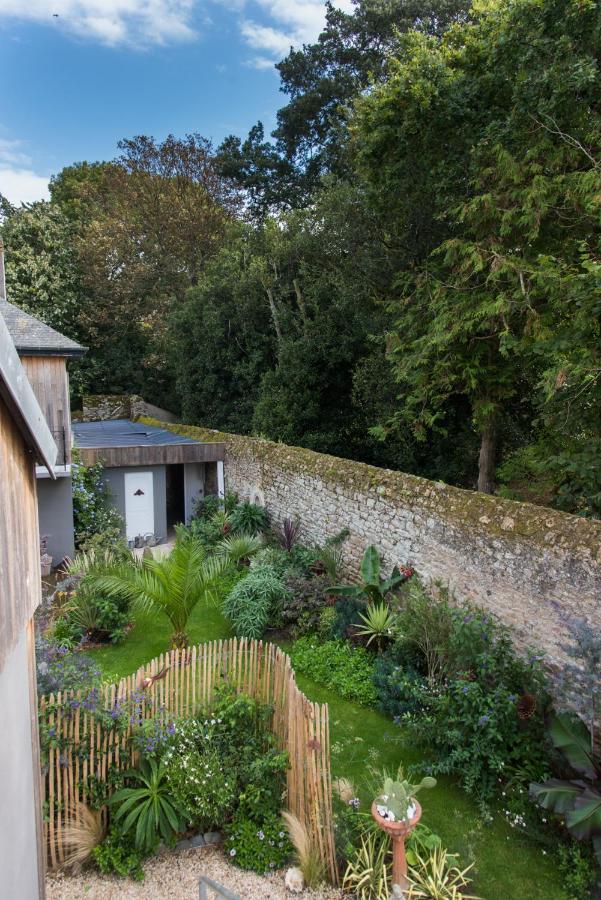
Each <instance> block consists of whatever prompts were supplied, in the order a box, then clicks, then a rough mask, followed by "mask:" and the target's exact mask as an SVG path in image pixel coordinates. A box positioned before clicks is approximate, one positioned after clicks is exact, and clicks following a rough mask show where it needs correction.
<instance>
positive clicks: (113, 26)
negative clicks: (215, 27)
mask: <svg viewBox="0 0 601 900" xmlns="http://www.w3.org/2000/svg"><path fill="white" fill-rule="evenodd" d="M195 5H196V0H27V2H23V0H0V19H2V18H4V19H14V20H19V21H29V22H36V23H38V24H46V25H49V26H53V27H54V28H57V29H59V30H60V31H67V32H70V33H71V34H75V35H77V36H78V37H83V38H88V39H90V40H95V41H98V42H100V43H103V44H108V45H109V46H115V45H118V44H134V45H136V44H137V45H147V44H165V43H168V42H171V41H183V40H190V39H192V38H193V37H194V36H195V32H194V29H193V28H192V24H191V16H192V12H193V9H194V6H195Z"/></svg>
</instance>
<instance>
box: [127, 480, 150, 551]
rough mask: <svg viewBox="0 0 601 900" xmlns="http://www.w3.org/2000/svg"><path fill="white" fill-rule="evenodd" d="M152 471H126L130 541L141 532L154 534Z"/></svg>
mask: <svg viewBox="0 0 601 900" xmlns="http://www.w3.org/2000/svg"><path fill="white" fill-rule="evenodd" d="M153 495H154V490H153V479H152V472H126V473H125V533H126V535H127V540H128V541H133V539H134V538H135V537H137V535H139V534H154V496H153Z"/></svg>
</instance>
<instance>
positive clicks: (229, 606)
mask: <svg viewBox="0 0 601 900" xmlns="http://www.w3.org/2000/svg"><path fill="white" fill-rule="evenodd" d="M287 593H288V592H287V590H286V585H285V584H284V582H283V581H282V579H281V578H280V576H279V575H278V574H277V572H276V571H275V570H274V569H272V568H270V567H268V566H257V567H254V568H251V569H250V571H249V573H248V575H247V576H246V578H243V579H242V580H241V581H239V582H238V583H237V584H236V585H235V586H234V588H233V589H232V590H231V591H230V592H229V594H228V595H227V597H226V598H225V600H224V601H223V614H224V615H225V616H226V617H227V618H228V619H229V620H230V622H231V625H232V629H233V631H234V634H236V635H237V636H238V637H247V638H260V637H261V635H262V634H263V632H264V631H265V629H266V628H267V625H268V624H269V623H270V622H271V623H273V622H274V621H279V617H280V613H281V608H282V604H283V602H284V599H285V598H286V596H287Z"/></svg>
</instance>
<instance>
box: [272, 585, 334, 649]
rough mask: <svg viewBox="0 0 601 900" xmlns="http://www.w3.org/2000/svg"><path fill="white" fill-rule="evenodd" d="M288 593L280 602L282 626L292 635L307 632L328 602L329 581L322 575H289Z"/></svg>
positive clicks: (297, 635)
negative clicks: (303, 576) (310, 576)
mask: <svg viewBox="0 0 601 900" xmlns="http://www.w3.org/2000/svg"><path fill="white" fill-rule="evenodd" d="M286 587H287V589H288V594H287V596H286V597H285V598H284V600H283V603H282V610H281V618H282V625H283V627H284V628H289V629H290V630H291V633H292V635H293V636H294V637H300V636H301V635H303V634H309V633H311V632H313V631H315V630H316V629H317V627H318V625H319V620H320V615H321V612H322V610H323V609H324V608H326V606H327V604H328V599H327V594H328V588H329V581H328V580H327V579H325V578H323V577H319V576H315V577H314V578H298V577H289V578H287V579H286Z"/></svg>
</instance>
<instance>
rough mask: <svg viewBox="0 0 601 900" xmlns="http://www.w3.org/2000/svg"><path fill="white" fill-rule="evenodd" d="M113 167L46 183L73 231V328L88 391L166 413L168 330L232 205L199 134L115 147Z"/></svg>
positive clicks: (169, 398) (77, 169)
mask: <svg viewBox="0 0 601 900" xmlns="http://www.w3.org/2000/svg"><path fill="white" fill-rule="evenodd" d="M119 149H120V150H121V151H122V152H121V155H120V156H119V157H118V158H117V159H116V160H114V161H113V162H111V163H94V164H88V163H79V164H77V165H75V166H71V167H69V168H67V169H65V170H63V172H61V173H60V174H59V176H58V177H57V178H55V179H54V180H53V182H52V187H51V189H52V197H53V204H54V206H55V208H58V209H60V210H61V213H62V215H63V217H65V218H66V219H67V220H68V221H69V222H71V223H72V226H73V229H74V232H75V236H74V240H73V242H72V246H73V245H74V246H75V252H76V254H77V258H78V264H79V269H80V272H81V281H82V290H83V291H84V293H85V296H86V297H87V298H88V301H89V302H87V303H86V305H85V307H82V309H81V310H80V312H79V315H78V327H79V329H80V333H81V334H82V335H83V336H84V338H85V340H84V342H85V343H87V344H88V345H89V346H90V347H91V351H90V353H89V354H88V356H87V357H86V358H85V359H84V361H83V362H82V365H81V368H82V371H83V372H84V377H85V381H86V387H87V388H88V389H92V390H94V391H101V392H105V391H106V392H122V391H136V392H139V393H142V394H147V395H151V396H153V397H154V398H155V401H156V402H159V403H160V402H163V403H166V404H167V405H169V404H170V403H171V402H173V400H174V396H173V390H172V373H171V372H170V371H169V368H168V361H167V348H166V335H167V327H166V326H167V320H168V318H169V315H170V312H171V310H172V309H173V307H174V305H177V304H178V303H181V302H182V301H183V299H184V296H185V293H186V291H187V289H188V288H189V287H190V286H191V285H194V284H196V283H197V282H198V280H199V277H200V275H201V272H202V270H203V268H204V267H205V265H206V264H207V263H208V261H209V259H210V258H211V257H212V256H213V255H214V254H215V253H216V252H217V251H218V250H219V248H220V246H221V244H222V243H223V241H224V239H225V235H226V232H227V229H228V227H229V224H230V222H231V221H232V219H233V218H234V216H235V215H236V212H237V209H238V200H237V195H236V192H235V189H234V188H233V187H232V185H231V183H230V182H228V181H227V180H226V179H224V178H223V177H222V176H221V175H220V174H219V172H218V170H217V167H216V164H215V159H214V154H213V149H212V147H211V144H210V142H209V141H207V140H205V139H204V138H202V137H201V136H200V135H198V134H191V135H186V136H185V137H184V138H182V139H177V138H175V137H173V135H169V136H168V137H167V138H166V139H165V140H164V141H163V142H161V143H157V142H156V141H155V140H154V139H153V138H151V137H146V136H138V137H135V138H133V139H131V140H124V141H121V143H120V144H119Z"/></svg>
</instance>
